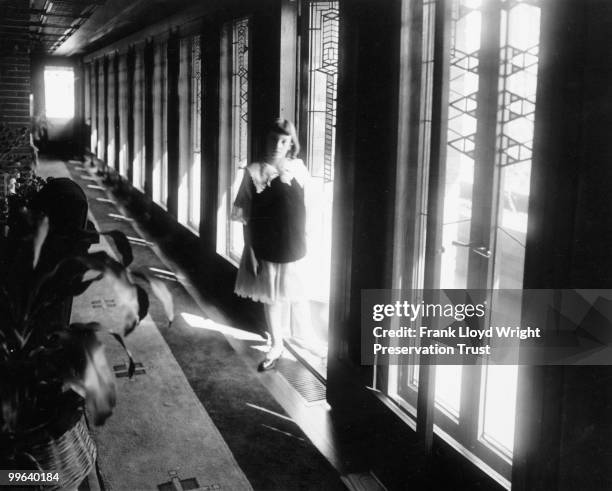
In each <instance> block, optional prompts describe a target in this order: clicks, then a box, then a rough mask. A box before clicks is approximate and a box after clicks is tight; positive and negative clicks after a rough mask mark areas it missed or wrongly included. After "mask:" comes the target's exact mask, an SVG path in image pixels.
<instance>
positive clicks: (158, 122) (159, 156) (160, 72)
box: [153, 41, 168, 208]
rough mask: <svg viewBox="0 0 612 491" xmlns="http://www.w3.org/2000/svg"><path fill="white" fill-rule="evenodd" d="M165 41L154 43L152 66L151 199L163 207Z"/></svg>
mask: <svg viewBox="0 0 612 491" xmlns="http://www.w3.org/2000/svg"><path fill="white" fill-rule="evenodd" d="M166 64H167V48H166V42H165V41H163V42H160V43H158V44H156V45H155V54H154V68H153V135H154V140H155V141H154V147H153V201H154V202H155V203H157V204H158V205H161V206H162V207H163V208H165V207H166V205H167V201H168V189H167V188H168V184H167V183H168V153H167V148H168V142H167V138H168V132H167V121H168V115H167V114H168V113H167V111H168V108H167V100H168V99H167V96H168V88H167V73H166V70H167V69H166V67H167V65H166Z"/></svg>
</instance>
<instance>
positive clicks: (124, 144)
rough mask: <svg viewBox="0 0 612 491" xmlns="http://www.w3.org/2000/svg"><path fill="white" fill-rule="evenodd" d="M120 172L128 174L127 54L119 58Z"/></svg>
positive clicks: (125, 175)
mask: <svg viewBox="0 0 612 491" xmlns="http://www.w3.org/2000/svg"><path fill="white" fill-rule="evenodd" d="M118 76H119V94H118V97H119V141H118V142H117V143H118V145H119V174H121V175H122V176H123V177H126V178H127V175H128V116H129V115H128V110H129V105H128V73H127V56H126V55H125V54H124V55H121V57H120V58H119V74H118Z"/></svg>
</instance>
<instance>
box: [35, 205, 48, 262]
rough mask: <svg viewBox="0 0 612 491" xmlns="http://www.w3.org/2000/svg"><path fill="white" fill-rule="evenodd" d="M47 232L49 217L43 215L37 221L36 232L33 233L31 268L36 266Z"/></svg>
mask: <svg viewBox="0 0 612 491" xmlns="http://www.w3.org/2000/svg"><path fill="white" fill-rule="evenodd" d="M48 234H49V217H48V216H44V217H43V218H42V220H40V222H39V223H38V227H37V228H36V232H35V233H34V260H33V262H32V269H35V268H36V265H37V264H38V260H39V259H40V251H41V250H42V246H43V244H44V243H45V239H46V238H47V235H48Z"/></svg>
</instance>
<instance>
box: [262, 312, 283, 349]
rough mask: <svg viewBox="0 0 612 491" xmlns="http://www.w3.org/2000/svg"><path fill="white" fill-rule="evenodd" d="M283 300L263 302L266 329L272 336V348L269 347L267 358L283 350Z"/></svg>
mask: <svg viewBox="0 0 612 491" xmlns="http://www.w3.org/2000/svg"><path fill="white" fill-rule="evenodd" d="M283 306H284V304H283V302H275V303H272V304H264V312H265V315H266V322H267V324H268V330H269V331H270V336H271V337H272V348H271V349H270V355H272V356H268V357H269V358H273V357H278V355H280V352H281V351H282V350H283V338H284V332H283Z"/></svg>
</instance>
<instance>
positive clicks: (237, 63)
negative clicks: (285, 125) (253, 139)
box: [232, 18, 249, 167]
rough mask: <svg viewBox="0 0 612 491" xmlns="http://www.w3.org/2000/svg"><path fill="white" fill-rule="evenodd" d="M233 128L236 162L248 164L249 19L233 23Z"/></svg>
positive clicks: (239, 165)
mask: <svg viewBox="0 0 612 491" xmlns="http://www.w3.org/2000/svg"><path fill="white" fill-rule="evenodd" d="M232 45H233V57H232V60H233V73H232V79H233V80H232V88H233V98H232V104H233V113H234V118H233V130H234V138H233V141H234V164H235V165H236V166H238V167H243V166H245V165H246V160H247V140H248V138H247V137H248V131H247V128H248V122H249V104H248V102H249V20H248V18H242V19H237V20H235V21H234V23H233V36H232Z"/></svg>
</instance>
